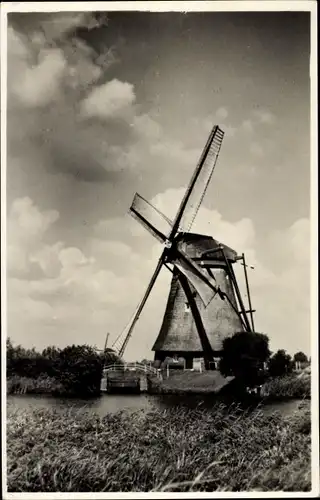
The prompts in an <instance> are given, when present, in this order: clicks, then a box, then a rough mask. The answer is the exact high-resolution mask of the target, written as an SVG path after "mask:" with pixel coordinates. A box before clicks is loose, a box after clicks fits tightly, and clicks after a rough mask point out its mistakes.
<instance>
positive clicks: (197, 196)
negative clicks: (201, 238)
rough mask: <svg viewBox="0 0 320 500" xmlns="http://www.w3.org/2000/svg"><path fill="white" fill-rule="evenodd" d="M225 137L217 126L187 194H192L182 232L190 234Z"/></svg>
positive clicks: (189, 198) (184, 212) (187, 204)
mask: <svg viewBox="0 0 320 500" xmlns="http://www.w3.org/2000/svg"><path fill="white" fill-rule="evenodd" d="M223 137H224V132H223V131H222V130H221V129H220V128H219V127H218V126H215V127H214V128H213V130H212V132H211V136H210V137H209V140H208V143H207V145H206V147H205V149H204V150H203V153H202V155H201V158H200V160H199V163H198V166H197V169H196V171H195V175H194V176H195V177H196V179H195V180H194V179H191V182H190V184H189V187H188V189H187V192H186V194H188V192H189V191H190V194H189V197H188V200H187V203H186V205H185V207H184V209H183V213H182V216H181V218H180V222H179V229H180V231H184V232H189V231H190V229H191V227H192V224H193V223H194V220H195V218H196V216H197V213H198V211H199V208H200V206H201V203H202V201H203V198H204V196H205V194H206V191H207V189H208V186H209V182H210V180H211V177H212V174H213V172H214V168H215V166H216V163H217V159H218V156H219V152H220V149H221V144H222V141H223Z"/></svg>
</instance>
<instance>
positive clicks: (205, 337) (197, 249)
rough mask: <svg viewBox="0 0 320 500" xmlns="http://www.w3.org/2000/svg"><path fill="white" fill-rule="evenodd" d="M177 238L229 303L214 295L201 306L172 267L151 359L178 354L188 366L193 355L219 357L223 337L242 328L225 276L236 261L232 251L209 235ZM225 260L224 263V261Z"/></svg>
mask: <svg viewBox="0 0 320 500" xmlns="http://www.w3.org/2000/svg"><path fill="white" fill-rule="evenodd" d="M181 241H182V244H183V245H184V247H185V248H186V251H187V253H188V255H189V256H190V257H191V258H192V259H194V260H195V261H196V262H198V264H199V265H200V266H201V268H202V269H203V270H204V271H205V272H207V273H208V275H209V276H210V275H211V276H214V277H215V283H216V286H219V288H220V290H221V292H222V293H225V294H226V295H227V296H228V297H229V299H230V302H229V301H228V300H226V299H224V300H222V299H221V296H220V295H219V294H216V295H215V296H214V297H213V298H212V300H211V301H210V302H209V303H208V304H207V305H205V304H204V303H203V301H202V300H201V298H200V296H199V294H198V293H197V291H196V289H195V288H194V286H193V285H191V284H189V286H188V283H186V282H185V280H184V278H183V277H182V276H179V271H178V270H177V269H176V268H175V269H174V271H173V275H172V280H171V287H170V292H169V296H168V301H167V306H166V310H165V313H164V317H163V322H162V325H161V328H160V332H159V335H158V337H157V339H156V341H155V343H154V346H153V348H152V350H153V351H155V359H156V360H159V361H164V360H165V358H166V357H168V356H169V357H174V356H177V357H182V358H184V359H185V361H186V368H192V366H193V359H194V358H203V357H205V352H206V351H207V352H208V351H212V357H219V355H220V353H221V349H222V342H223V339H225V338H226V337H229V336H232V335H233V334H234V333H235V332H239V331H242V330H243V324H242V322H241V319H240V317H239V314H238V312H237V301H236V293H235V291H234V287H233V285H232V279H231V278H230V276H229V266H232V265H233V264H234V263H235V261H236V252H235V251H234V250H232V249H231V248H229V247H226V246H223V247H222V248H223V250H224V252H222V251H221V250H220V244H219V242H217V241H216V240H214V239H213V238H211V237H210V236H203V235H200V234H193V233H186V234H184V235H182V236H181ZM226 259H227V262H226Z"/></svg>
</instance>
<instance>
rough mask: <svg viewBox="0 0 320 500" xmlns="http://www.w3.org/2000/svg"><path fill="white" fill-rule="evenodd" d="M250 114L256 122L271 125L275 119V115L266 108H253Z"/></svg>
mask: <svg viewBox="0 0 320 500" xmlns="http://www.w3.org/2000/svg"><path fill="white" fill-rule="evenodd" d="M252 114H253V116H254V118H255V119H256V120H257V121H258V122H260V123H262V124H264V125H272V124H273V123H274V122H275V120H276V117H275V115H274V114H273V113H271V111H269V110H268V109H255V110H254V111H253V113H252Z"/></svg>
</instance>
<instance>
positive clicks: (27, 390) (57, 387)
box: [7, 375, 100, 398]
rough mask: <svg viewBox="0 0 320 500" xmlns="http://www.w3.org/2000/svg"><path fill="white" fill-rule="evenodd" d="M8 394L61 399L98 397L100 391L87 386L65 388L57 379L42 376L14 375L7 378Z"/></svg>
mask: <svg viewBox="0 0 320 500" xmlns="http://www.w3.org/2000/svg"><path fill="white" fill-rule="evenodd" d="M7 394H46V395H51V396H61V397H70V398H72V397H91V396H94V397H96V396H98V395H99V394H100V390H98V389H97V388H95V387H93V388H92V387H87V386H85V385H83V386H79V384H78V385H75V386H74V387H73V386H72V385H71V384H70V386H69V387H68V386H65V385H64V384H62V383H61V382H60V381H59V380H57V379H56V378H55V377H49V376H48V375H40V376H39V377H36V378H33V377H32V378H31V377H22V376H20V375H12V376H11V377H8V378H7Z"/></svg>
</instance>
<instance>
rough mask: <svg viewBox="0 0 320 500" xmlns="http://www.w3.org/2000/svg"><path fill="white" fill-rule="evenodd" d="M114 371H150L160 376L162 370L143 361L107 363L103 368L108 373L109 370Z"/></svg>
mask: <svg viewBox="0 0 320 500" xmlns="http://www.w3.org/2000/svg"><path fill="white" fill-rule="evenodd" d="M113 371H123V372H125V371H138V372H140V373H141V372H144V373H149V374H152V375H156V376H157V377H158V378H159V377H161V371H160V370H157V368H154V366H150V365H145V364H142V363H123V364H122V363H113V364H112V365H106V366H105V367H104V368H103V373H104V374H106V373H108V372H113Z"/></svg>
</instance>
